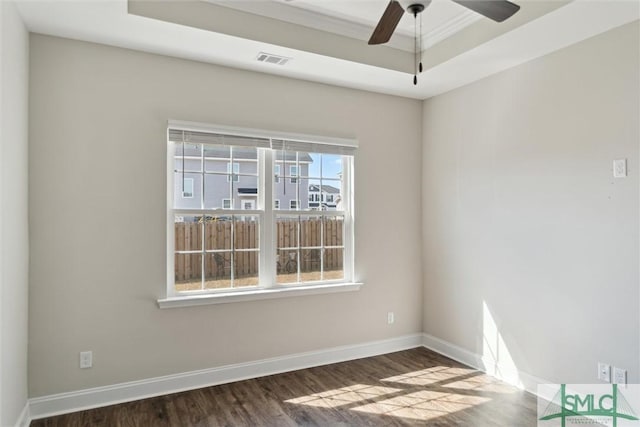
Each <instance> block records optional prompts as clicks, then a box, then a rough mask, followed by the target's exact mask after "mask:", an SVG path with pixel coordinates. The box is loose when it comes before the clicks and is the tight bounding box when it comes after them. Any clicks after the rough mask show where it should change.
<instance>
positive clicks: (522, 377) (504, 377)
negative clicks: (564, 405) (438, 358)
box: [422, 334, 553, 395]
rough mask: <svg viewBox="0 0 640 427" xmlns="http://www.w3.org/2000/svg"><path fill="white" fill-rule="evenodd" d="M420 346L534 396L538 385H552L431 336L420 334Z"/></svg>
mask: <svg viewBox="0 0 640 427" xmlns="http://www.w3.org/2000/svg"><path fill="white" fill-rule="evenodd" d="M422 345H423V346H424V347H426V348H428V349H429V350H433V351H435V352H436V353H440V354H442V355H443V356H447V357H448V358H450V359H453V360H455V361H458V362H460V363H464V364H465V365H468V366H470V367H472V368H475V369H477V370H479V371H482V372H484V373H486V374H487V375H490V376H493V377H496V378H498V379H499V380H501V381H504V382H506V383H508V384H513V385H515V386H517V387H520V388H522V389H524V390H526V391H528V392H529V393H532V394H534V395H537V394H538V390H537V389H538V385H541V384H552V383H553V382H552V381H548V380H545V379H542V378H538V377H536V376H534V375H531V374H529V373H527V372H524V371H521V370H519V369H514V368H513V367H512V366H507V365H504V364H500V363H497V364H496V363H495V362H494V361H492V360H487V359H486V358H484V357H483V356H482V355H481V354H477V353H473V352H471V351H469V350H467V349H465V348H462V347H460V346H457V345H455V344H451V343H450V342H448V341H445V340H442V339H440V338H437V337H434V336H433V335H429V334H422Z"/></svg>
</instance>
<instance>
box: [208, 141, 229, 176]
mask: <svg viewBox="0 0 640 427" xmlns="http://www.w3.org/2000/svg"><path fill="white" fill-rule="evenodd" d="M230 158H231V148H230V147H223V146H219V147H218V146H212V145H205V146H204V159H205V161H204V170H205V171H207V172H223V173H226V172H227V163H228V162H229V159H230Z"/></svg>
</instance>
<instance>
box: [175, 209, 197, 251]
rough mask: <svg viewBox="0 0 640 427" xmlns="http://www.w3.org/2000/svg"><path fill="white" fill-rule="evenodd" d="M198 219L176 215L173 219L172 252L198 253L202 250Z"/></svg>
mask: <svg viewBox="0 0 640 427" xmlns="http://www.w3.org/2000/svg"><path fill="white" fill-rule="evenodd" d="M198 220H199V218H196V217H190V216H181V215H176V216H175V219H174V240H175V246H174V250H175V251H176V252H180V251H200V250H202V222H198Z"/></svg>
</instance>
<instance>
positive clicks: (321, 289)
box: [158, 283, 362, 308]
mask: <svg viewBox="0 0 640 427" xmlns="http://www.w3.org/2000/svg"><path fill="white" fill-rule="evenodd" d="M361 286H362V283H335V284H328V285H307V286H291V287H282V288H277V289H274V288H270V289H256V290H251V291H235V292H224V293H216V294H206V295H189V296H180V297H170V298H164V299H159V300H158V306H159V307H160V308H176V307H192V306H198V305H209V304H226V303H230V302H243V301H256V300H264V299H272V298H285V297H296V296H303V295H317V294H330V293H335V292H351V291H357V290H360V287H361Z"/></svg>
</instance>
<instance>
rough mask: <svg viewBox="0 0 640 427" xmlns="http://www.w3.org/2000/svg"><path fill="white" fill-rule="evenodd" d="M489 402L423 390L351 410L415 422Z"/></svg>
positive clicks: (476, 398)
mask: <svg viewBox="0 0 640 427" xmlns="http://www.w3.org/2000/svg"><path fill="white" fill-rule="evenodd" d="M489 400H491V399H490V398H488V397H482V396H469V395H461V394H455V393H442V392H437V391H429V390H424V391H418V392H415V393H410V394H407V395H403V396H397V397H393V398H391V399H386V400H383V401H380V402H375V403H370V404H367V405H363V406H358V407H356V408H353V409H352V410H353V411H358V412H366V413H370V414H378V415H389V416H394V417H403V418H411V419H416V420H429V419H432V418H437V417H441V416H444V415H448V414H451V413H454V412H458V411H462V410H464V409H468V408H471V407H472V406H476V405H480V404H483V403H485V402H488V401H489Z"/></svg>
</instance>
